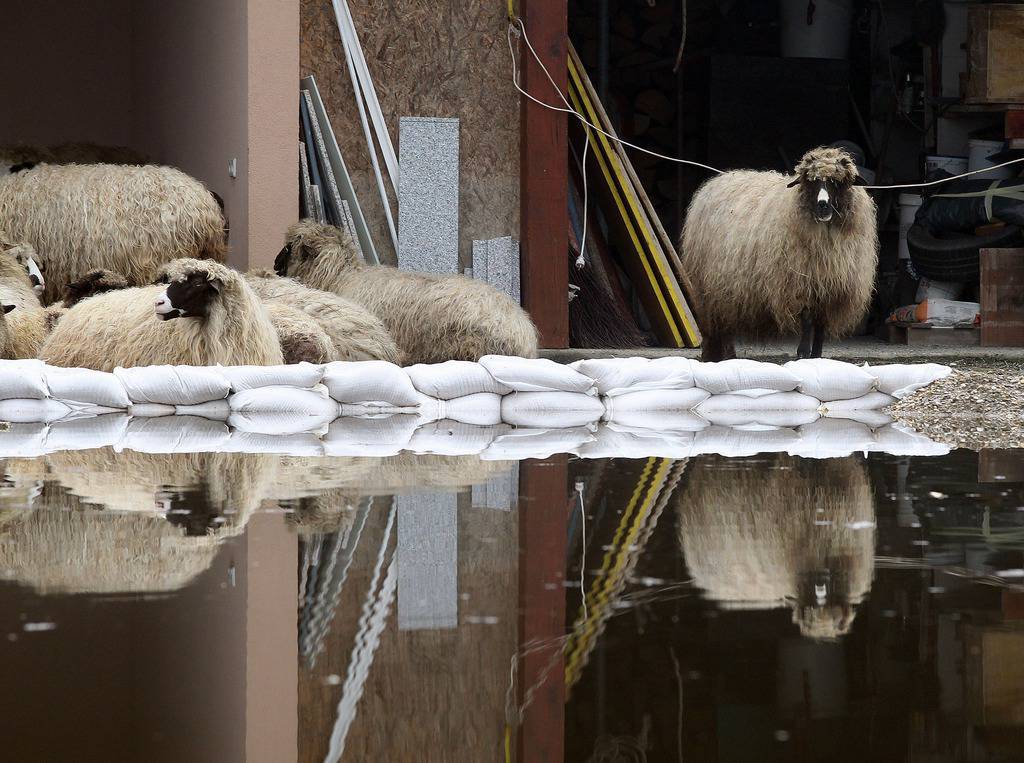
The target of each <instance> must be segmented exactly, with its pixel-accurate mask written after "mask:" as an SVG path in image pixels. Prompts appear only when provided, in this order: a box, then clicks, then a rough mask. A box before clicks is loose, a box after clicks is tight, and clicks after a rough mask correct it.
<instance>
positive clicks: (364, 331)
mask: <svg viewBox="0 0 1024 763" xmlns="http://www.w3.org/2000/svg"><path fill="white" fill-rule="evenodd" d="M246 278H247V280H248V282H249V286H251V287H252V289H253V291H255V292H256V293H257V294H258V295H259V296H260V299H262V300H263V301H264V303H265V304H266V305H267V307H268V308H273V307H274V306H275V305H282V304H284V305H290V306H292V307H294V308H297V309H299V310H301V311H302V312H304V313H306V314H307V315H308V316H309V317H310V318H312V319H313V320H315V321H316V323H317V324H318V325H319V326H320V328H321V329H323V331H325V332H326V333H327V335H328V336H329V337H330V339H331V341H332V342H333V344H334V353H333V357H332V359H333V360H386V361H388V362H389V363H396V364H401V362H402V356H401V352H400V351H399V349H398V346H397V345H396V344H395V340H394V339H392V338H391V335H390V334H389V333H388V330H387V329H386V328H385V327H384V324H383V323H382V322H381V320H380V319H379V318H377V316H375V315H373V314H372V313H370V312H369V311H368V310H367V309H366V308H365V307H363V306H361V305H357V304H355V303H354V302H350V301H349V300H347V299H344V298H343V297H339V296H338V295H337V294H333V293H331V292H328V291H321V290H320V289H311V288H309V287H308V286H303V285H302V284H301V283H299V282H298V281H296V280H294V279H292V278H279V277H278V276H276V275H274V274H273V273H271V272H270V271H266V270H262V271H260V270H258V271H253V272H251V273H249V274H247V275H246Z"/></svg>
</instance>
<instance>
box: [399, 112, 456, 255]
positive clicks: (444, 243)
mask: <svg viewBox="0 0 1024 763" xmlns="http://www.w3.org/2000/svg"><path fill="white" fill-rule="evenodd" d="M398 164H399V169H400V173H399V174H400V177H399V183H398V266H399V267H400V268H403V269H405V270H418V271H422V272H426V273H458V272H459V120H458V119H443V118H426V117H402V118H401V119H400V120H399V128H398Z"/></svg>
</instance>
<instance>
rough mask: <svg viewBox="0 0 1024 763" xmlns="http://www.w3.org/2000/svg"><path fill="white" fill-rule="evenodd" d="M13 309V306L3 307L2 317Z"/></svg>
mask: <svg viewBox="0 0 1024 763" xmlns="http://www.w3.org/2000/svg"><path fill="white" fill-rule="evenodd" d="M14 307H15V306H14V305H4V315H7V313H9V312H11V310H13V309H14Z"/></svg>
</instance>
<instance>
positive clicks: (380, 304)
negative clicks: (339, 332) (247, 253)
mask: <svg viewBox="0 0 1024 763" xmlns="http://www.w3.org/2000/svg"><path fill="white" fill-rule="evenodd" d="M274 270H275V271H277V274H278V275H281V276H290V277H293V278H295V279H296V280H298V281H300V282H302V283H304V284H306V285H307V286H311V287H313V288H314V289H323V290H324V291H332V292H334V293H335V294H340V295H341V296H343V297H345V298H347V299H350V300H352V301H353V302H357V303H359V304H360V305H362V306H363V307H365V308H366V309H367V310H369V311H370V312H372V313H373V314H374V315H376V316H377V317H378V318H380V320H381V321H383V323H384V326H385V327H386V328H387V330H388V333H390V334H391V336H392V337H394V339H395V342H396V343H397V344H398V347H399V349H400V350H401V351H402V352H403V354H404V356H405V357H404V360H405V362H406V363H440V362H442V361H445V360H479V359H480V358H481V357H483V356H484V355H492V354H493V355H519V356H522V357H528V358H532V357H536V355H537V329H536V327H535V326H534V325H533V322H532V321H531V320H530V317H529V316H528V315H527V314H526V312H525V311H524V310H523V309H522V308H521V307H519V305H517V304H515V303H514V302H513V301H512V300H511V299H509V298H508V296H506V295H505V294H502V293H501V292H499V291H498V290H497V289H495V288H493V287H491V286H490V285H488V284H486V283H483V282H482V281H475V280H473V279H472V278H466V277H465V276H461V275H436V274H429V273H414V272H410V271H407V270H398V269H397V268H391V267H386V266H380V265H374V266H368V265H366V264H365V263H363V261H362V260H361V259H360V257H359V253H358V251H357V250H356V248H355V245H354V243H353V241H352V238H351V237H350V236H349V234H348V233H347V232H345V231H344V230H342V229H340V228H336V227H334V226H330V225H323V224H320V223H317V222H314V221H312V220H303V221H301V222H299V223H297V224H295V225H293V226H291V228H289V229H288V234H287V239H286V244H285V247H284V249H282V250H281V252H280V254H278V256H277V259H276V260H275V262H274Z"/></svg>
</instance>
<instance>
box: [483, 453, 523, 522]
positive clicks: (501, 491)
mask: <svg viewBox="0 0 1024 763" xmlns="http://www.w3.org/2000/svg"><path fill="white" fill-rule="evenodd" d="M472 490H473V506H474V507H476V508H480V509H499V510H501V511H511V510H512V509H513V508H514V507H515V506H516V504H518V502H519V464H513V465H512V468H511V469H510V470H509V471H507V472H505V473H504V474H499V475H497V476H496V477H492V478H491V479H490V480H488V481H487V482H485V483H483V484H482V485H473V488H472Z"/></svg>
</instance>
